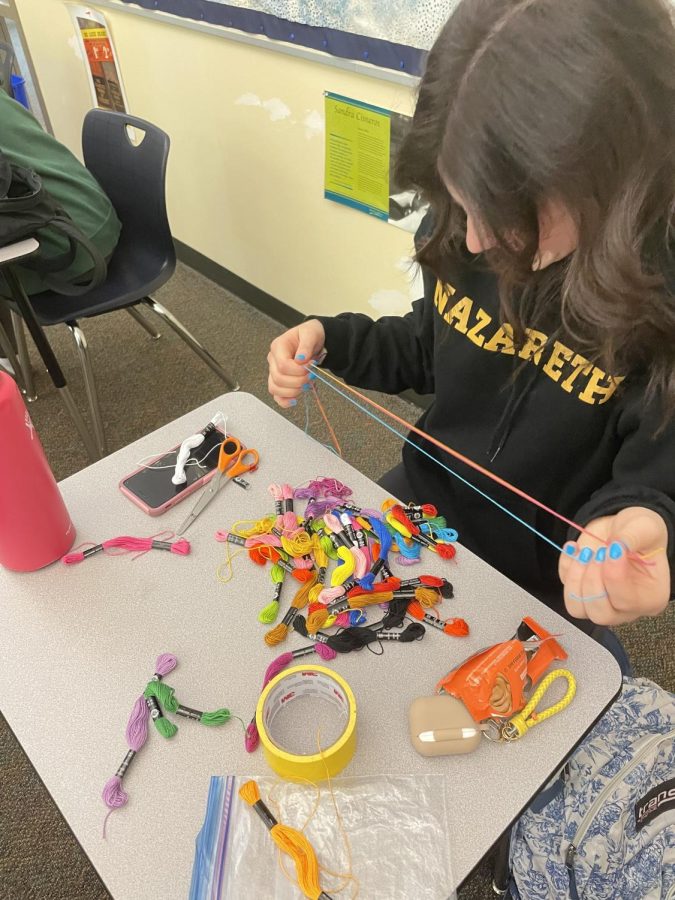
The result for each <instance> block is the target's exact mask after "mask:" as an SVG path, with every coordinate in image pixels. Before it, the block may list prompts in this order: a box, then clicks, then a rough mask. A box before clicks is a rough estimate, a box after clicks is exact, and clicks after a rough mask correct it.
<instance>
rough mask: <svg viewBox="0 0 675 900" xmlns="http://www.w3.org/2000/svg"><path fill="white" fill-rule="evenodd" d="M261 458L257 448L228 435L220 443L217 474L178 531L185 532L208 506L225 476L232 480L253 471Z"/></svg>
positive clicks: (179, 532)
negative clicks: (252, 447)
mask: <svg viewBox="0 0 675 900" xmlns="http://www.w3.org/2000/svg"><path fill="white" fill-rule="evenodd" d="M259 460H260V457H259V456H258V451H257V450H252V449H250V448H245V447H242V446H241V443H240V442H239V441H238V440H237V438H235V437H226V438H225V440H224V441H223V443H222V444H221V445H220V452H219V454H218V470H217V472H216V474H215V475H214V476H213V478H212V479H211V481H210V482H209V485H208V487H207V488H205V490H204V493H203V494H202V495H201V497H200V498H199V500H198V501H197V502H196V503H195V505H194V508H193V510H192V512H191V513H190V515H189V516H188V517H187V519H186V520H185V521H184V522H183V525H182V526H181V528H179V529H178V532H177V533H178V534H185V532H186V531H187V530H188V528H189V527H190V525H192V523H193V522H194V521H195V519H196V518H197V517H198V516H200V515H201V514H202V513H203V512H204V510H205V509H206V507H207V506H208V505H209V503H210V502H211V501H212V500H213V498H214V497H215V496H216V494H217V493H218V491H219V490H220V486H221V481H222V480H223V477H225V478H226V479H227V481H230V480H231V479H232V478H236V477H237V476H239V475H243V474H244V472H252V471H253V470H254V469H257V468H258V462H259Z"/></svg>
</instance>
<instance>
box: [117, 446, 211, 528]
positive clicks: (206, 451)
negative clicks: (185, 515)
mask: <svg viewBox="0 0 675 900" xmlns="http://www.w3.org/2000/svg"><path fill="white" fill-rule="evenodd" d="M224 438H225V435H224V434H223V432H222V431H219V430H218V429H215V430H214V431H211V432H210V433H209V434H207V436H206V437H205V438H204V441H203V443H202V444H200V446H199V447H197V448H195V449H194V450H192V451H191V453H190V458H191V459H196V460H197V461H198V463H194V462H191V463H190V464H189V465H186V466H185V475H186V476H187V480H186V481H185V482H184V483H183V484H173V482H172V481H171V478H172V476H173V473H174V470H175V466H176V459H177V458H178V451H179V450H180V444H179V445H178V446H177V447H174V448H173V450H170V451H169V452H168V453H165V454H163V455H162V456H158V457H157V458H156V459H153V460H152V462H149V463H147V464H146V465H144V466H142V467H141V468H140V469H136V471H135V472H132V473H131V475H127V476H126V478H123V479H122V480H121V481H120V483H119V488H120V490H121V491H122V493H123V494H125V496H127V497H128V498H129V499H130V500H131V502H132V503H135V504H136V506H140V508H141V509H142V510H143V512H145V513H147V514H148V515H149V516H161V515H162V513H165V512H166V511H167V510H168V509H171V508H172V507H173V506H175V505H176V504H177V503H180V501H181V500H184V499H185V498H186V497H189V496H190V494H193V493H194V492H195V491H198V490H199V488H200V487H201V486H202V485H204V484H206V482H207V481H209V480H210V479H211V478H212V477H213V473H214V472H215V470H216V468H217V466H218V449H217V448H218V447H220V445H221V444H222V442H223V440H224Z"/></svg>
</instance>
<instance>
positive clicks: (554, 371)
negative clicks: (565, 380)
mask: <svg viewBox="0 0 675 900" xmlns="http://www.w3.org/2000/svg"><path fill="white" fill-rule="evenodd" d="M572 356H573V352H572V351H571V350H570V348H569V347H566V346H565V345H564V344H561V343H560V341H554V342H553V350H551V355H550V356H549V358H548V362H547V363H546V365H545V366H544V372H546V374H547V375H548V377H549V378H552V379H553V380H554V381H559V380H560V376H561V375H562V370H563V366H564V365H565V363H566V362H569V360H570V359H572Z"/></svg>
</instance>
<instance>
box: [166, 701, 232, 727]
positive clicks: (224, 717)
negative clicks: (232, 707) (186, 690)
mask: <svg viewBox="0 0 675 900" xmlns="http://www.w3.org/2000/svg"><path fill="white" fill-rule="evenodd" d="M176 715H177V716H183V718H185V719H193V720H194V721H195V722H201V723H202V725H224V724H225V723H226V722H229V721H230V719H231V718H232V713H231V712H230V711H229V709H216V710H214V712H202V711H201V710H200V709H191V708H190V707H189V706H179V707H178V709H177V710H176Z"/></svg>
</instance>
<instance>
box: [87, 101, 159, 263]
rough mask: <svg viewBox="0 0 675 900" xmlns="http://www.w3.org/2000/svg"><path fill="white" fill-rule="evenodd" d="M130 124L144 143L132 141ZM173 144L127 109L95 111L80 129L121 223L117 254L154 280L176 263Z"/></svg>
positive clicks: (92, 167) (91, 162)
mask: <svg viewBox="0 0 675 900" xmlns="http://www.w3.org/2000/svg"><path fill="white" fill-rule="evenodd" d="M128 128H132V129H133V130H134V132H135V134H136V136H138V137H139V138H140V136H141V135H143V139H142V140H141V141H140V143H134V142H133V141H132V140H131V138H130V136H129V132H128ZM169 145H170V141H169V136H168V135H167V134H166V132H164V131H162V129H161V128H158V127H157V126H156V125H153V124H152V123H151V122H146V121H145V120H144V119H139V118H137V117H136V116H130V115H127V114H126V113H118V112H109V111H108V110H102V109H92V110H90V112H88V113H87V115H86V117H85V120H84V125H83V128H82V152H83V155H84V164H85V166H86V167H87V168H88V169H89V171H90V172H91V173H92V174H93V175H94V177H95V178H96V180H97V181H98V183H99V184H100V185H101V187H102V188H103V190H104V191H105V193H106V194H107V195H108V197H109V198H110V200H111V202H112V205H113V206H114V207H115V210H116V212H117V215H118V217H119V220H120V222H121V223H122V234H121V237H120V242H119V244H118V247H117V249H116V251H115V254H114V255H115V256H119V257H121V258H122V259H124V260H125V261H126V263H127V265H129V263H131V267H132V268H133V269H134V270H135V271H136V272H137V273H138V274H140V273H141V272H143V273H145V272H147V273H148V274H150V273H152V275H151V277H152V276H154V278H156V277H157V274H158V273H159V272H160V271H163V270H165V269H166V268H168V269H170V271H171V272H173V269H174V268H175V265H176V255H175V250H174V244H173V239H172V237H171V229H170V227H169V220H168V217H167V213H166V196H165V181H166V165H167V159H168V156H169ZM154 278H153V280H154Z"/></svg>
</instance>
